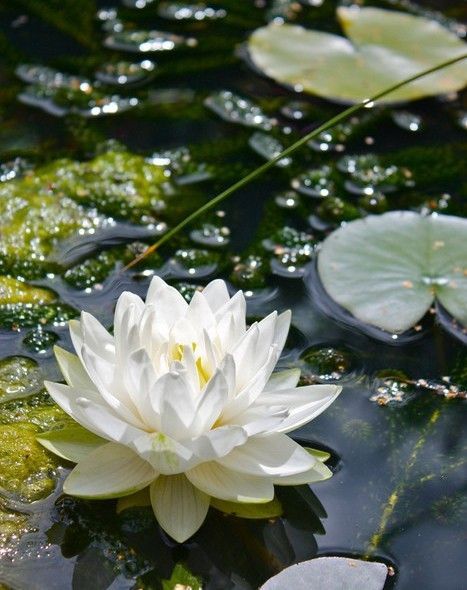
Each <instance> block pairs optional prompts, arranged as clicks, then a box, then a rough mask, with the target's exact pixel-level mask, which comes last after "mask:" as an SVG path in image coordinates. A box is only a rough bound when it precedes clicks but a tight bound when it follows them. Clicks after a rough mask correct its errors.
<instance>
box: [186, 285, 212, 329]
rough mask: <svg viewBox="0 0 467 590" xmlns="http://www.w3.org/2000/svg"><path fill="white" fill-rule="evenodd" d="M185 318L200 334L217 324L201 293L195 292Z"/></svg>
mask: <svg viewBox="0 0 467 590" xmlns="http://www.w3.org/2000/svg"><path fill="white" fill-rule="evenodd" d="M185 317H186V318H187V320H189V321H190V322H191V323H192V324H193V325H194V326H196V328H197V329H198V331H199V332H202V331H203V330H205V329H208V328H209V327H210V326H212V325H213V324H214V323H215V320H214V314H213V312H212V310H211V308H210V306H209V303H208V301H207V299H206V298H205V297H204V295H203V294H202V293H200V292H199V291H195V294H194V295H193V298H192V300H191V301H190V304H189V305H188V309H187V311H186V314H185Z"/></svg>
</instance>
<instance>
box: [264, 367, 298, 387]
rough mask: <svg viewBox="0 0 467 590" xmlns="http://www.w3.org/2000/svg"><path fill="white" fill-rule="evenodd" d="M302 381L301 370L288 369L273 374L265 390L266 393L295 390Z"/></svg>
mask: <svg viewBox="0 0 467 590" xmlns="http://www.w3.org/2000/svg"><path fill="white" fill-rule="evenodd" d="M299 379H300V369H286V370H285V371H277V372H276V373H273V374H272V375H271V377H270V379H269V381H268V382H267V384H266V387H265V388H264V391H279V390H280V389H293V388H295V387H296V386H297V383H298V380H299Z"/></svg>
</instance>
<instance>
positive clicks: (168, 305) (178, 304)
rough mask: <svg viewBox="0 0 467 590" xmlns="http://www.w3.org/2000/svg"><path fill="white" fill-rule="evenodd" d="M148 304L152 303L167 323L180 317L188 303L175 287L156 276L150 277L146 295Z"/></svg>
mask: <svg viewBox="0 0 467 590" xmlns="http://www.w3.org/2000/svg"><path fill="white" fill-rule="evenodd" d="M148 304H151V305H154V306H155V308H156V309H157V310H158V311H159V312H160V315H161V316H162V317H165V318H166V321H167V322H168V324H169V325H170V324H173V323H174V322H175V321H176V320H178V319H179V318H181V317H182V316H183V315H184V314H185V312H186V310H187V308H188V303H187V302H186V301H185V299H183V297H182V296H181V295H180V293H179V292H178V291H177V289H174V288H173V287H171V286H170V285H167V283H166V282H165V281H163V280H162V279H161V278H160V277H157V276H155V277H154V278H153V279H152V281H151V284H150V285H149V289H148V294H147V296H146V305H148Z"/></svg>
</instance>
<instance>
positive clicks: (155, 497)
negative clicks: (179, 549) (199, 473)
mask: <svg viewBox="0 0 467 590" xmlns="http://www.w3.org/2000/svg"><path fill="white" fill-rule="evenodd" d="M150 493H151V504H152V508H153V510H154V514H155V515H156V518H157V521H158V522H159V524H160V526H161V527H162V528H163V529H164V531H165V532H166V533H168V534H169V535H170V536H171V537H173V538H174V539H175V540H176V541H178V542H179V543H183V542H184V541H186V540H187V539H189V538H190V537H191V536H192V535H194V534H195V533H196V531H197V530H198V529H199V528H200V526H201V525H202V524H203V522H204V519H205V518H206V514H207V513H208V509H209V500H210V498H209V496H208V495H207V494H205V493H203V492H202V491H201V490H198V489H197V488H195V487H194V486H193V485H192V484H191V483H190V482H189V481H188V479H187V478H186V477H185V476H184V475H182V474H180V475H169V476H166V475H161V476H159V477H158V478H157V479H156V480H155V481H154V482H153V483H152V484H151V487H150Z"/></svg>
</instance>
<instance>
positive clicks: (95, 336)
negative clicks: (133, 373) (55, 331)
mask: <svg viewBox="0 0 467 590" xmlns="http://www.w3.org/2000/svg"><path fill="white" fill-rule="evenodd" d="M75 326H76V325H75V324H74V323H73V324H71V323H70V333H71V334H72V330H74V327H75ZM80 327H81V336H82V339H83V344H86V346H87V347H88V348H90V349H91V350H92V351H93V352H94V353H95V354H98V355H99V356H101V357H102V358H103V359H104V360H106V361H108V362H113V361H114V359H115V343H114V338H113V337H112V336H111V335H110V334H109V332H107V330H106V329H105V328H104V326H103V325H102V324H101V323H100V322H99V321H98V320H97V319H96V318H95V317H94V316H93V315H91V314H90V313H87V312H85V311H82V312H81V320H80ZM72 337H73V334H72ZM73 344H74V342H73ZM75 350H76V352H77V353H78V355H79V349H78V348H76V346H75Z"/></svg>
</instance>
